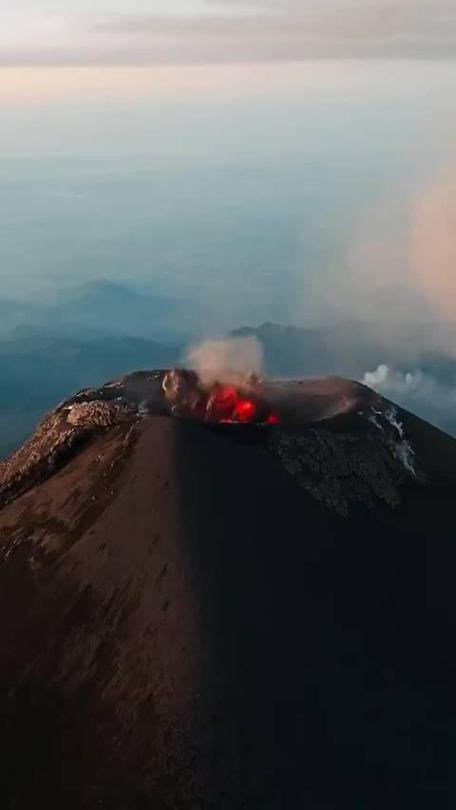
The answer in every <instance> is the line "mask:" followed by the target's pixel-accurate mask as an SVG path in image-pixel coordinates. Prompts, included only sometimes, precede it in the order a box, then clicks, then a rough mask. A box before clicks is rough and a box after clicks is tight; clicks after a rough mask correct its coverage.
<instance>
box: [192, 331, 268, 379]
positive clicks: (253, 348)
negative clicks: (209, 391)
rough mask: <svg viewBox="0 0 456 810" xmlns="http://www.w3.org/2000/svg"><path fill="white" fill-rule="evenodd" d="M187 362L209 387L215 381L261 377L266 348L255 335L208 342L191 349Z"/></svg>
mask: <svg viewBox="0 0 456 810" xmlns="http://www.w3.org/2000/svg"><path fill="white" fill-rule="evenodd" d="M186 362H187V364H188V366H189V367H190V368H192V369H194V370H195V371H196V372H197V373H198V376H199V378H200V379H201V380H202V381H203V382H204V383H206V384H208V385H210V384H211V383H213V382H214V381H215V380H220V381H221V380H223V381H224V382H229V381H230V380H232V381H233V382H235V381H236V380H237V379H238V378H239V375H242V376H246V375H249V374H255V375H256V376H260V375H261V373H262V370H263V346H262V344H261V343H260V341H259V340H258V339H257V338H256V337H254V336H249V337H236V338H228V339H227V340H206V341H204V342H203V343H199V344H198V345H197V346H193V347H192V348H190V349H189V350H188V352H187V357H186Z"/></svg>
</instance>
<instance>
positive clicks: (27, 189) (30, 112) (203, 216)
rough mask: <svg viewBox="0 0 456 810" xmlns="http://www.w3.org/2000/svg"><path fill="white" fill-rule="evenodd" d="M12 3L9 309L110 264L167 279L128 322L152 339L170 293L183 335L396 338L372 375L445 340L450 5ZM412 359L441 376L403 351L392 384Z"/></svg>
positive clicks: (2, 84) (454, 217) (3, 55)
mask: <svg viewBox="0 0 456 810" xmlns="http://www.w3.org/2000/svg"><path fill="white" fill-rule="evenodd" d="M0 2H2V0H0ZM2 13H3V18H2V20H3V24H2V32H1V34H0V74H1V76H0V78H1V81H0V124H1V126H0V188H1V192H0V202H1V212H2V216H1V220H0V266H1V268H2V270H1V280H2V290H1V294H0V299H1V301H0V307H1V306H2V301H3V302H4V303H3V312H8V311H9V310H8V307H9V304H8V300H15V301H18V302H19V304H21V303H24V304H27V305H29V304H32V305H33V306H36V305H39V306H40V305H43V306H45V305H47V304H48V302H51V303H52V302H54V304H55V302H56V301H57V302H59V301H63V302H65V300H66V299H68V300H69V299H70V298H71V296H72V295H73V294H74V292H75V291H76V292H77V291H78V290H79V289H82V290H83V289H84V288H85V285H87V284H88V283H91V282H94V281H102V282H103V283H107V285H108V286H106V287H105V288H104V289H105V290H109V289H112V288H109V284H113V285H121V286H122V285H123V286H124V287H125V288H127V289H128V290H130V291H133V292H135V291H139V292H141V291H144V292H145V293H146V294H147V296H153V297H154V300H155V303H154V306H153V308H151V310H150V315H148V313H147V304H144V305H143V306H142V307H141V310H140V311H141V315H140V316H138V328H137V330H136V331H135V335H144V334H145V333H146V332H148V333H150V334H152V335H153V336H154V337H155V335H156V332H157V333H158V332H159V331H160V329H159V326H160V324H161V323H162V321H163V318H162V317H161V315H162V313H161V312H160V306H161V304H160V302H165V303H164V306H166V307H167V308H168V309H167V314H166V323H167V326H166V339H168V338H169V339H171V340H174V342H176V341H178V340H180V339H181V336H182V334H183V333H185V332H186V331H187V332H188V333H189V334H194V333H198V334H201V335H207V336H212V335H220V334H226V333H227V332H229V331H230V330H233V329H237V328H239V327H242V326H256V325H259V324H261V323H263V322H268V321H270V322H275V323H280V324H284V325H291V324H294V325H297V326H304V325H305V326H312V327H316V328H318V329H321V330H325V329H328V330H331V328H332V327H333V325H334V324H344V323H346V322H355V323H356V322H362V323H363V324H365V325H368V326H369V327H370V329H371V330H372V334H373V336H374V337H375V340H381V341H383V342H384V344H385V352H384V356H383V355H382V356H380V357H377V356H375V359H373V360H372V363H369V365H368V366H367V367H366V368H363V369H360V373H362V374H364V373H368V374H371V375H374V376H373V377H372V379H374V378H376V377H375V374H374V372H375V369H376V367H377V365H378V364H379V363H380V364H386V365H387V366H388V368H389V367H390V366H391V365H393V366H394V361H395V358H396V357H397V356H398V353H399V354H400V348H401V344H402V343H403V342H404V341H405V340H408V341H410V334H412V335H413V336H414V340H415V341H416V346H415V349H416V352H419V351H420V352H424V353H429V352H430V351H434V350H438V351H441V352H443V354H444V355H445V357H446V356H449V357H450V358H454V345H455V340H454V334H455V333H454V329H455V326H456V306H455V304H454V301H456V277H455V274H454V269H453V268H454V266H455V264H456V244H455V233H456V161H455V157H454V146H453V144H454V134H455V129H456V61H455V60H454V55H455V53H456V51H455V48H454V41H455V30H456V22H455V20H456V15H455V12H454V10H453V8H452V6H451V4H450V3H449V2H444V1H443V0H442V2H440V1H439V2H437V3H436V2H433V3H431V2H430V0H420V1H419V2H410V0H395V2H392V0H381V1H380V0H379V1H378V2H361V0H353V2H352V3H351V4H350V6H349V7H348V8H347V7H346V5H344V4H343V3H342V2H341V1H340V0H323V2H318V3H317V2H316V0H308V2H305V3H304V2H294V0H252V1H251V2H237V0H236V2H227V0H207V1H206V2H203V0H201V2H197V1H196V0H195V2H189V1H186V2H183V1H181V2H178V1H177V0H176V2H167V3H166V4H165V3H162V2H149V1H148V2H145V0H133V2H130V3H127V2H126V0H112V1H111V0H98V2H96V3H95V4H93V3H88V2H86V0H84V2H82V3H76V1H75V0H66V2H64V3H60V4H59V6H58V8H57V7H56V6H55V4H53V3H52V2H50V1H48V0H39V1H38V2H33V3H32V0H20V2H18V3H16V4H15V6H14V8H12V7H10V6H7V5H6V3H5V2H4V0H3V9H2ZM120 297H121V292H119V293H118V294H117V300H120ZM108 299H109V296H108ZM94 300H95V303H94V301H92V302H91V307H92V309H91V317H95V316H96V313H95V314H94V309H93V308H94V307H95V306H96V301H97V300H98V301H100V308H101V309H100V319H101V320H102V321H103V324H105V320H106V319H105V313H104V314H102V308H103V307H106V306H108V304H107V300H105V301H104V302H101V298H100V295H99V292H98V293H96V295H95V299H94ZM109 300H111V301H112V298H111V299H109ZM147 300H148V299H147ZM131 306H133V304H132V299H130V307H131ZM173 308H174V309H173ZM57 311H58V306H57V307H55V306H54V309H53V310H52V312H53V313H54V315H55V313H57ZM64 311H69V312H71V306H69V309H68V310H67V309H65V307H64ZM16 312H17V313H18V315H17V318H19V320H20V319H21V318H22V321H21V324H22V325H23V326H25V327H27V326H28V325H33V324H32V322H31V320H30V318H31V315H30V311H29V310H28V309H27V308H26V309H24V310H23V312H21V310H20V307H19V308H18V307H16ZM46 312H47V314H48V315H49V313H50V312H51V310H46ZM138 312H139V310H138ZM173 312H174V316H173ZM170 313H171V314H170ZM17 318H16V319H15V320H14V323H17ZM53 318H54V316H52V317H51V316H50V315H49V320H47V322H46V327H47V330H48V332H50V333H52V330H54V332H55V333H56V334H58V335H62V333H63V331H64V326H63V322H62V319H61V318H60V319H59V318H57V319H56V320H53ZM149 321H150V322H151V326H150V328H149ZM131 322H132V319H131V318H130V319H129V320H128V323H131ZM156 324H158V326H157V329H154V328H153V327H154V326H155V325H156ZM72 326H74V324H72ZM4 331H5V330H4V329H3V332H4ZM120 332H121V333H122V334H125V327H124V328H123V329H122V330H119V335H118V336H120ZM363 334H364V337H365V335H366V332H364V333H363ZM360 339H361V338H360ZM363 339H364V338H363ZM392 347H393V348H394V351H391V348H392ZM346 350H347V352H348V353H349V354H351V353H352V350H353V352H355V350H356V347H354V346H349V347H347V349H346ZM406 353H409V348H408V347H406ZM407 356H408V354H407ZM416 371H423V373H425V374H426V375H427V374H429V373H431V374H432V372H433V370H432V369H429V368H428V367H426V368H425V369H424V370H423V369H415V368H411V369H410V368H408V367H407V368H403V367H401V368H399V369H395V368H394V367H393V368H392V369H391V373H390V374H387V375H386V376H385V375H383V376H382V375H381V374H380V378H381V379H382V381H383V382H382V385H384V384H385V381H386V382H389V381H393V380H394V381H395V385H396V388H397V387H399V388H401V386H400V385H398V383H397V380H398V379H402V378H401V377H399V378H398V377H397V376H395V374H396V372H397V373H399V374H406V373H409V372H410V373H412V374H414V373H415V372H416ZM416 379H419V380H421V377H418V378H416V377H413V380H416ZM426 379H427V377H426ZM444 382H445V384H447V385H450V386H451V387H452V386H453V380H452V378H451V379H447V378H445V381H444ZM427 390H432V391H433V390H436V389H435V386H433V385H431V386H428V389H427ZM451 390H452V389H451Z"/></svg>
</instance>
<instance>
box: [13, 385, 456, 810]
mask: <svg viewBox="0 0 456 810" xmlns="http://www.w3.org/2000/svg"><path fill="white" fill-rule="evenodd" d="M455 494H456V442H455V441H454V440H452V439H451V438H450V437H448V436H446V435H445V434H443V433H441V432H439V431H438V430H436V429H434V428H432V427H431V426H429V425H427V424H426V423H424V422H422V421H421V420H419V419H417V418H415V417H414V416H412V415H410V414H408V413H406V412H404V411H402V410H401V409H399V408H397V407H396V406H394V405H393V404H392V403H390V402H387V401H386V400H384V399H382V398H381V397H379V396H378V395H376V394H374V393H373V392H372V391H370V390H369V389H367V388H365V387H363V386H361V385H358V384H356V383H351V382H348V381H345V380H341V379H337V378H331V379H323V380H306V381H299V380H296V381H289V382H276V381H271V382H268V381H262V380H259V379H257V378H255V377H249V378H245V379H241V378H238V377H236V376H234V377H231V378H230V379H228V380H224V381H223V382H222V383H221V382H219V381H217V380H213V381H211V383H210V384H209V383H207V381H205V382H204V383H203V382H202V381H201V380H200V378H199V377H198V375H196V374H195V373H194V372H187V371H182V370H172V371H168V372H165V371H157V372H154V371H151V372H138V373H135V374H130V375H127V376H126V377H124V378H122V379H120V380H117V381H115V382H111V383H108V384H107V385H105V386H102V387H100V388H97V389H87V390H85V391H82V392H80V393H79V394H77V395H76V396H74V397H72V398H71V399H69V400H67V401H65V402H63V403H62V404H61V405H60V406H59V407H58V408H57V409H56V410H55V411H54V412H53V413H51V414H49V415H48V416H47V417H46V418H45V419H44V420H43V422H42V423H41V424H40V425H39V427H38V428H37V431H36V433H35V435H34V436H32V437H31V439H30V440H29V441H28V442H26V443H25V444H24V445H23V446H22V447H21V448H19V449H18V450H17V451H16V452H15V453H14V454H13V455H12V456H10V457H9V458H8V459H6V460H5V461H4V462H3V463H2V464H0V551H1V560H2V564H1V566H0V599H1V606H2V610H1V612H0V632H1V634H0V640H1V647H0V648H1V654H0V687H1V688H0V711H1V719H2V722H1V727H0V746H1V762H2V775H1V782H0V791H1V792H0V795H1V798H2V806H4V807H5V808H14V809H15V810H25V808H29V807H31V806H38V807H41V806H46V807H47V808H54V807H55V808H59V809H60V808H62V807H65V808H70V809H71V808H99V807H100V808H112V810H121V809H122V810H123V809H124V808H151V810H170V809H171V808H176V810H177V809H179V810H196V808H198V810H209V808H211V809H212V808H217V810H218V808H221V810H237V808H239V809H240V808H251V809H252V810H288V809H289V810H298V808H301V807H303V808H304V807H305V808H309V810H339V808H344V810H345V808H350V809H351V808H353V810H358V808H361V807H362V808H364V807H366V808H369V810H376V809H377V808H378V810H385V808H389V809H391V808H398V810H399V809H400V810H404V807H413V808H421V807H422V808H426V810H428V808H429V807H430V806H432V807H433V808H440V807H441V808H447V807H449V806H453V803H454V801H456V781H455V778H454V761H455V756H456V743H455V742H454V740H455V732H456V719H455V717H454V697H453V691H454V686H453V684H454V682H455V676H456V654H455V653H454V651H453V648H454V645H453V635H454V627H455V625H456V598H455V596H454V585H453V579H454V570H455V563H456V550H455V545H454V529H453V521H454V502H455Z"/></svg>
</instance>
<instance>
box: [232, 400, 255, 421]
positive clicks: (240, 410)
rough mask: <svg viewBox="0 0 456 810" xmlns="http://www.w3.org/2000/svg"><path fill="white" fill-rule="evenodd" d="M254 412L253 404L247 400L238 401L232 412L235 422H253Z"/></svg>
mask: <svg viewBox="0 0 456 810" xmlns="http://www.w3.org/2000/svg"><path fill="white" fill-rule="evenodd" d="M256 412H257V409H256V405H255V403H254V402H251V401H250V400H249V399H240V400H239V402H238V403H237V405H236V407H235V409H234V412H233V416H234V420H235V422H253V421H254V420H255V415H256Z"/></svg>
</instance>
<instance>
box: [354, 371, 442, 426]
mask: <svg viewBox="0 0 456 810" xmlns="http://www.w3.org/2000/svg"><path fill="white" fill-rule="evenodd" d="M362 382H363V384H364V385H367V386H368V387H369V388H372V389H373V390H374V391H377V393H379V394H381V395H382V396H385V397H387V398H388V399H391V400H393V401H394V402H397V404H398V405H402V406H403V407H404V408H407V409H408V410H410V411H413V412H414V413H416V414H417V415H418V416H422V417H423V418H424V419H427V420H429V421H432V422H434V423H435V424H437V425H438V426H439V427H441V428H443V429H444V430H450V431H454V429H455V426H456V385H455V384H454V383H447V382H443V381H440V380H438V379H436V377H434V376H432V375H431V374H428V373H426V372H424V371H422V370H421V369H415V370H413V371H400V370H398V369H394V368H392V367H391V366H388V365H386V364H381V365H379V366H378V367H377V368H376V369H375V370H374V371H368V372H366V374H365V375H364V377H363V379H362Z"/></svg>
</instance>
